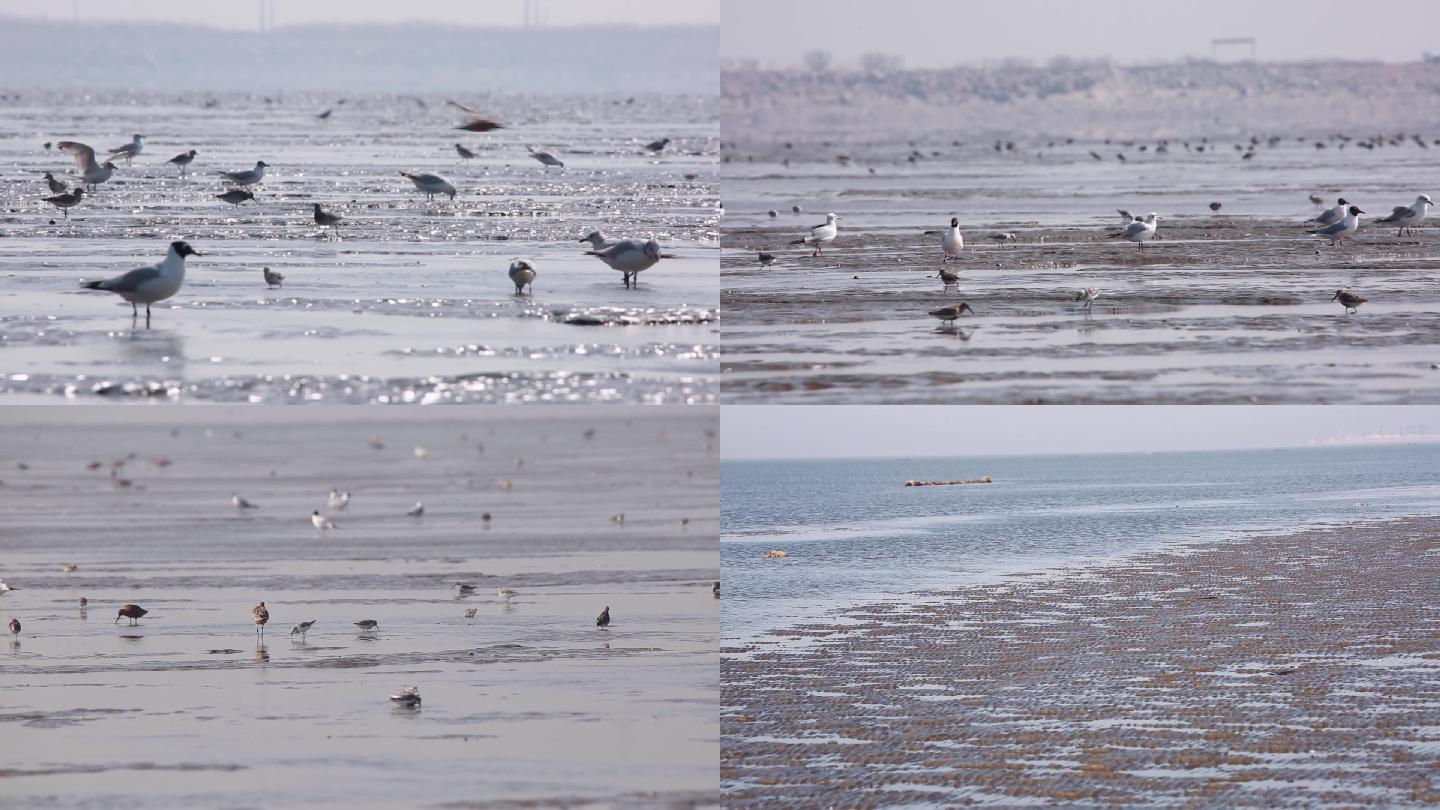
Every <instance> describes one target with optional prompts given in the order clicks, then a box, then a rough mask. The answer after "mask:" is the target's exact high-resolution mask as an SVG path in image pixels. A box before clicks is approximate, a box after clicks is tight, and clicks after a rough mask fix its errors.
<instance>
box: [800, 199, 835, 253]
mask: <svg viewBox="0 0 1440 810" xmlns="http://www.w3.org/2000/svg"><path fill="white" fill-rule="evenodd" d="M797 208H798V206H797ZM796 213H799V212H798V210H797V212H796ZM839 220H840V215H839V214H826V215H825V222H823V223H822V224H820V225H816V226H815V227H813V228H811V229H810V235H809V236H806V237H805V238H803V239H796V240H795V241H793V242H791V243H790V244H792V245H813V246H814V247H815V252H814V253H811V254H810V256H811V258H814V257H816V256H819V255H820V248H821V246H823V245H828V244H830V243H831V242H834V241H835V237H837V236H839V235H840V226H839V225H836V224H835V223H836V222H838V221H839Z"/></svg>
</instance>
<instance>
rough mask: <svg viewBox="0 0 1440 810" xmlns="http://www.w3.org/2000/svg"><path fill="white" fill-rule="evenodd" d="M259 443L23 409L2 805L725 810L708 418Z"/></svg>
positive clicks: (247, 420) (259, 422)
mask: <svg viewBox="0 0 1440 810" xmlns="http://www.w3.org/2000/svg"><path fill="white" fill-rule="evenodd" d="M265 411H268V409H262V410H261V411H257V410H256V409H252V408H248V407H245V406H234V407H225V406H217V407H215V408H179V409H176V408H144V407H121V408H103V409H95V408H67V409H61V410H59V411H56V410H54V409H53V408H50V409H45V408H18V407H12V408H8V409H6V412H5V416H6V420H5V427H4V428H3V429H0V458H4V459H5V464H4V466H3V469H0V481H3V483H0V523H3V525H4V526H5V532H4V533H5V537H6V540H5V546H6V554H5V559H4V561H3V564H0V577H3V578H4V579H5V581H6V582H8V583H9V584H11V585H12V586H13V587H15V588H16V590H14V591H11V592H9V593H3V594H0V617H3V620H5V621H8V619H9V618H10V617H12V616H13V617H16V618H19V619H20V620H21V621H22V623H23V624H24V629H23V632H22V634H21V636H20V638H19V640H18V641H16V642H12V641H10V640H9V639H8V638H7V639H6V640H4V641H0V680H4V682H5V683H6V684H7V685H8V687H9V688H7V689H6V690H5V691H4V695H3V697H0V732H3V735H4V738H5V740H6V746H5V750H6V751H7V756H6V758H5V762H4V765H3V766H0V795H3V796H4V797H5V798H4V800H3V801H0V803H3V804H5V805H6V806H12V807H30V806H46V807H49V806H104V807H146V808H193V807H213V806H221V805H225V806H249V807H261V806H277V805H281V804H283V805H286V806H313V807H321V806H324V807H480V806H489V807H493V806H527V807H561V806H563V807H590V806H595V807H604V806H616V807H619V806H625V807H631V806H639V807H673V806H677V805H684V806H714V805H716V804H717V803H718V793H717V790H718V787H717V777H716V771H715V763H716V761H717V759H718V757H719V739H718V737H719V729H718V720H717V708H716V695H717V694H718V688H719V686H718V676H717V673H718V656H717V647H718V641H717V638H718V614H719V603H718V601H717V600H715V599H714V598H713V597H712V596H711V593H710V583H711V581H712V580H714V579H715V578H716V577H717V576H718V553H717V550H716V535H717V532H718V504H717V501H716V498H717V494H716V493H717V492H718V465H717V463H716V460H715V455H714V453H715V445H714V442H715V438H714V431H715V429H716V427H717V420H716V414H715V413H714V411H713V409H710V408H661V409H645V410H643V411H635V410H634V409H633V408H625V407H613V408H611V407H605V406H596V407H586V408H583V409H563V410H550V409H545V410H542V411H538V412H537V411H529V410H524V411H522V410H519V409H517V410H508V409H507V410H505V411H503V412H496V413H493V414H487V415H485V416H484V417H480V416H469V417H466V416H464V415H459V414H456V413H454V412H451V411H442V412H434V411H429V410H424V411H410V410H408V409H407V410H405V411H385V410H374V409H358V408H334V409H314V410H312V409H300V410H297V411H294V412H287V414H286V415H285V416H284V418H276V417H274V416H273V413H267V412H265ZM172 430H173V431H174V432H173V434H172ZM587 431H593V433H590V434H588V435H587ZM372 436H375V437H379V444H381V445H382V447H381V448H380V449H376V448H373V447H372V446H371V444H370V442H369V439H370V437H372ZM417 447H418V448H423V449H424V452H423V453H422V454H417V453H416V448H417ZM131 454H133V456H132V455H131ZM422 455H423V457H422ZM92 460H99V461H103V462H106V463H108V462H110V461H114V460H122V461H124V462H125V463H124V465H123V466H121V467H120V468H119V469H118V470H117V472H116V477H118V478H122V479H126V480H129V481H130V482H131V483H130V484H129V485H128V486H123V487H122V486H118V485H117V484H116V483H115V482H114V478H112V477H111V476H110V475H109V474H108V472H107V469H106V467H103V466H102V467H101V468H100V469H97V470H90V469H87V465H88V464H89V462H90V461H92ZM167 462H168V463H167ZM21 464H24V465H26V469H21V468H20V466H19V465H21ZM332 487H334V488H339V489H342V490H348V491H349V492H351V495H352V497H351V501H350V503H349V505H348V506H347V507H346V508H345V509H343V510H338V509H332V508H329V507H327V505H326V494H327V493H328V492H329V490H330V489H331V488H332ZM232 491H234V492H239V493H241V494H242V495H243V496H244V497H246V498H247V499H249V500H251V501H253V502H254V503H256V504H257V505H258V507H259V508H257V509H253V510H245V511H243V512H242V511H239V510H236V509H235V508H233V507H232V506H231V504H230V494H231V492H232ZM417 500H418V501H422V502H423V503H424V505H425V513H424V515H423V516H422V517H420V518H418V519H417V518H411V517H406V516H405V515H404V512H405V510H407V509H409V508H410V507H411V506H412V505H413V504H414V503H415V502H416V501H417ZM314 509H319V510H320V511H321V512H322V513H324V514H326V515H327V516H329V517H331V518H332V519H333V521H334V522H335V523H336V524H337V528H336V529H335V530H334V531H330V532H323V533H322V532H319V531H316V530H315V529H314V528H313V527H312V526H311V525H310V521H309V514H310V512H311V510H314ZM621 512H623V513H624V514H625V519H624V522H623V524H620V523H616V522H614V521H612V519H611V518H612V517H613V516H614V515H616V514H618V513H621ZM483 513H489V514H490V515H491V520H490V521H489V522H488V523H486V522H485V521H483V520H482V518H481V516H482V514H483ZM687 521H688V522H687ZM67 562H74V563H76V564H77V565H78V569H77V570H76V571H74V572H72V573H66V572H65V571H63V570H62V566H63V564H64V563H67ZM457 581H464V582H467V583H473V584H474V585H475V586H476V588H477V590H476V593H475V594H474V595H472V596H467V597H464V598H457V595H456V593H455V591H454V590H453V589H452V586H453V584H454V583H455V582H457ZM501 586H504V587H510V588H513V589H515V590H516V591H518V592H519V594H518V595H517V596H515V597H514V598H512V599H508V600H507V599H503V598H501V597H499V596H497V595H496V589H497V588H498V587H501ZM82 595H84V596H86V597H87V598H88V600H89V606H88V609H87V610H85V611H82V610H80V609H79V608H78V607H77V600H78V598H79V597H80V596H82ZM261 600H264V601H265V602H266V603H267V607H268V609H269V611H270V616H271V618H270V622H269V625H268V626H267V628H266V632H265V638H264V641H263V642H261V641H259V640H257V638H256V633H255V627H254V625H253V624H252V622H251V619H250V609H251V607H252V606H254V604H255V603H256V602H258V601H261ZM127 602H136V603H139V604H142V605H144V606H145V607H146V608H148V609H149V610H150V611H151V612H150V614H149V615H148V616H146V617H144V618H143V619H141V620H140V623H139V625H138V626H136V627H130V626H128V625H127V622H125V621H123V620H122V621H121V622H120V623H119V624H118V625H116V624H113V623H112V621H113V619H114V618H115V612H116V609H117V606H118V605H120V604H124V603H127ZM606 606H609V608H610V611H611V614H612V616H613V618H614V621H613V623H612V624H611V626H610V627H609V628H608V629H599V628H597V627H595V616H596V614H598V613H599V612H600V610H601V609H602V608H604V607H606ZM469 608H474V609H475V610H476V615H475V616H474V617H473V618H467V617H465V615H464V613H465V611H466V610H467V609H469ZM364 618H373V619H376V620H378V621H379V622H380V626H379V628H378V630H377V631H376V632H374V633H362V632H360V631H359V630H358V629H357V628H356V627H355V626H354V625H353V624H352V623H353V622H354V621H357V620H360V619H364ZM310 619H314V620H316V624H315V625H314V627H313V628H312V629H311V630H310V631H309V633H308V634H307V636H306V637H305V639H304V640H301V638H300V637H299V636H295V637H292V636H291V635H290V629H291V627H292V626H293V625H295V624H297V623H299V622H301V621H305V620H310ZM407 684H413V685H416V686H418V687H419V688H420V690H421V694H422V696H423V699H424V700H423V703H422V705H421V707H420V708H419V709H418V710H408V709H403V708H397V707H395V706H394V705H392V703H391V702H390V700H389V699H388V696H389V695H391V694H394V693H395V692H396V691H397V690H398V689H399V688H400V687H401V686H404V685H407Z"/></svg>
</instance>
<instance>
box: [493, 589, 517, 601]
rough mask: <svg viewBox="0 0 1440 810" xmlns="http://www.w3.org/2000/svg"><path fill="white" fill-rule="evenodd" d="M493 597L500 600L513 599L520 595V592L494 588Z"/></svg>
mask: <svg viewBox="0 0 1440 810" xmlns="http://www.w3.org/2000/svg"><path fill="white" fill-rule="evenodd" d="M495 595H496V596H498V597H500V598H501V599H514V598H515V597H517V596H519V595H520V592H519V591H517V590H514V589H512V588H496V589H495Z"/></svg>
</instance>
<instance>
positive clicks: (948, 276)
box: [939, 264, 960, 287]
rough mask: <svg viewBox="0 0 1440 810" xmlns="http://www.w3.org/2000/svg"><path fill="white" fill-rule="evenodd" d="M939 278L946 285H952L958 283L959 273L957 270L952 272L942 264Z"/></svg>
mask: <svg viewBox="0 0 1440 810" xmlns="http://www.w3.org/2000/svg"><path fill="white" fill-rule="evenodd" d="M939 279H940V281H941V282H942V283H944V285H945V286H946V287H953V286H955V285H956V284H959V283H960V273H959V272H958V271H957V272H954V273H952V272H950V271H949V270H948V269H947V268H946V267H945V265H943V264H942V265H940V275H939Z"/></svg>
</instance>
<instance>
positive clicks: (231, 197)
mask: <svg viewBox="0 0 1440 810" xmlns="http://www.w3.org/2000/svg"><path fill="white" fill-rule="evenodd" d="M215 199H217V200H224V201H225V202H227V203H230V204H231V205H239V204H240V203H243V202H245V201H246V200H253V199H255V195H254V193H252V192H250V191H247V190H246V189H243V188H232V189H230V190H229V191H227V192H225V193H224V194H216V195H215Z"/></svg>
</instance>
